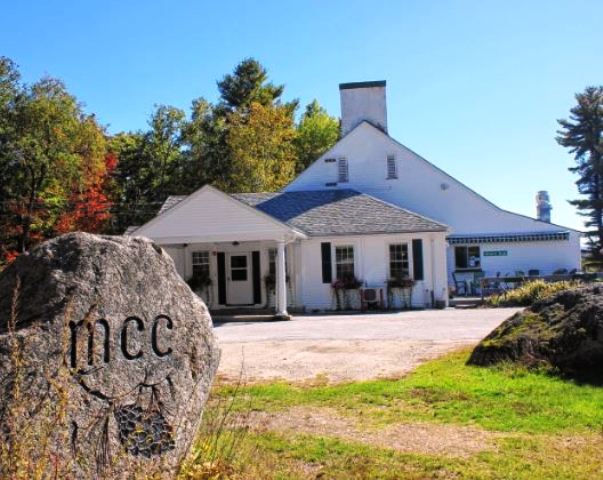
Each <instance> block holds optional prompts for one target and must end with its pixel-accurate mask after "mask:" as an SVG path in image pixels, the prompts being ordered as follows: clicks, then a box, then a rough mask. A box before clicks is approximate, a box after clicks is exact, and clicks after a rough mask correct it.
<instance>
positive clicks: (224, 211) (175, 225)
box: [130, 185, 306, 243]
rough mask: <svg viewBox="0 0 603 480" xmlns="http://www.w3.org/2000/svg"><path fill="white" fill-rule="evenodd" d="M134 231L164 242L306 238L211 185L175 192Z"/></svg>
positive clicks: (135, 233) (133, 233) (292, 228)
mask: <svg viewBox="0 0 603 480" xmlns="http://www.w3.org/2000/svg"><path fill="white" fill-rule="evenodd" d="M130 234H131V235H144V236H148V237H150V238H152V239H154V240H156V241H161V242H163V243H190V242H194V241H201V240H200V239H203V241H212V242H213V241H216V242H217V241H228V240H229V239H232V238H233V237H237V236H238V237H240V238H241V239H244V240H249V241H251V240H265V239H275V238H277V237H278V238H289V239H292V238H306V236H305V234H304V233H302V232H300V231H299V230H297V229H295V228H294V227H291V226H290V225H287V224H286V223H284V222H281V221H280V220H278V219H277V218H275V217H273V216H271V215H268V214H267V213H265V212H263V211H261V210H259V209H257V208H253V207H252V206H250V205H248V204H247V203H245V202H241V201H239V200H237V199H236V198H234V197H233V196H231V195H228V194H226V193H224V192H222V191H221V190H218V189H217V188H214V187H212V186H211V185H205V186H204V187H202V188H200V189H199V190H197V191H196V192H194V193H192V194H191V195H188V196H171V197H169V198H168V200H166V202H164V205H163V206H162V208H161V210H160V213H159V214H158V215H157V216H156V217H154V218H153V219H151V220H150V221H148V222H147V223H145V224H144V225H142V226H141V227H138V228H137V229H136V230H135V231H134V232H131V233H130Z"/></svg>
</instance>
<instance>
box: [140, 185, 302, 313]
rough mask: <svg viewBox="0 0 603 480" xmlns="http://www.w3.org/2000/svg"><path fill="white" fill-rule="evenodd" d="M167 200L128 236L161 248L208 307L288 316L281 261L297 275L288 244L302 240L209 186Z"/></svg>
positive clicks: (288, 228)
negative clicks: (264, 310)
mask: <svg viewBox="0 0 603 480" xmlns="http://www.w3.org/2000/svg"><path fill="white" fill-rule="evenodd" d="M170 199H171V197H170ZM170 199H168V201H166V203H165V204H164V207H163V208H162V210H161V212H160V213H159V215H158V216H157V217H155V218H154V219H152V220H151V221H149V222H148V223H146V224H145V225H143V226H141V227H139V228H138V229H136V230H135V231H134V232H132V235H136V236H139V235H140V236H145V237H148V238H151V239H152V240H153V241H155V243H157V244H158V245H160V246H161V247H163V248H164V249H165V250H166V252H167V253H168V254H169V255H170V256H171V257H172V258H173V259H174V263H175V265H176V268H177V270H178V272H179V273H180V275H181V276H182V278H184V280H186V281H187V282H189V285H190V286H191V288H192V289H193V290H195V291H197V292H198V293H199V295H200V296H201V297H202V298H203V300H204V301H206V303H207V304H208V306H209V308H210V309H234V308H242V307H243V308H257V309H260V308H263V307H266V306H270V307H271V308H274V312H275V315H276V316H277V317H279V318H288V311H287V305H288V297H289V295H288V293H289V292H294V291H295V288H291V284H293V280H292V281H290V287H289V288H288V287H287V272H286V268H287V267H286V263H287V262H286V260H285V257H286V256H287V255H288V256H289V257H290V260H289V266H290V269H291V272H294V271H298V269H296V268H295V255H294V253H293V250H294V245H295V244H298V243H299V242H298V241H299V240H302V239H305V238H307V236H306V235H305V234H304V233H302V232H300V231H298V230H297V229H295V228H293V227H291V226H289V225H287V224H286V223H283V222H281V221H279V220H277V219H275V218H274V217H272V216H270V215H268V214H266V213H264V212H262V211H260V210H258V209H255V208H253V207H251V206H249V205H247V204H245V203H244V202H241V201H239V200H237V199H236V198H234V197H233V196H231V195H228V194H226V193H224V192H221V191H220V190H218V189H216V188H213V187H211V186H209V185H206V186H205V187H203V188H201V189H199V190H197V191H196V192H195V193H193V194H192V195H189V196H188V197H185V198H177V199H176V200H177V202H171V201H170ZM288 252H289V253H288ZM294 277H295V275H294V274H292V275H291V276H290V278H291V279H293V278H294ZM272 292H274V294H272Z"/></svg>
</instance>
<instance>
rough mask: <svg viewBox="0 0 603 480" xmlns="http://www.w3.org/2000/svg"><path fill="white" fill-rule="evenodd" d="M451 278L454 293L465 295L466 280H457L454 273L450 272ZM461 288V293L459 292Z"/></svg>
mask: <svg viewBox="0 0 603 480" xmlns="http://www.w3.org/2000/svg"><path fill="white" fill-rule="evenodd" d="M452 280H453V281H454V290H455V293H456V295H463V296H465V297H466V296H467V282H466V281H465V280H459V279H458V278H456V274H455V273H454V272H453V273H452ZM461 290H462V291H463V293H462V294H461Z"/></svg>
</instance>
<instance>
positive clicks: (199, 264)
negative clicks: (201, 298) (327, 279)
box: [192, 252, 209, 277]
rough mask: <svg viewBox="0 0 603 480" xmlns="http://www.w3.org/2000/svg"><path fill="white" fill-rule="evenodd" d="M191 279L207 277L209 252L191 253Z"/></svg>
mask: <svg viewBox="0 0 603 480" xmlns="http://www.w3.org/2000/svg"><path fill="white" fill-rule="evenodd" d="M192 260H193V262H192V263H193V277H209V252H192Z"/></svg>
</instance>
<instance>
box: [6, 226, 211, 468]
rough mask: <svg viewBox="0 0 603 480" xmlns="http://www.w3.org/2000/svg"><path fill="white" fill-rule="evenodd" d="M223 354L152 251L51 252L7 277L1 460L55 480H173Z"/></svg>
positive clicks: (91, 239)
mask: <svg viewBox="0 0 603 480" xmlns="http://www.w3.org/2000/svg"><path fill="white" fill-rule="evenodd" d="M219 353H220V352H219V349H218V347H217V344H216V339H215V337H214V334H213V331H212V322H211V318H210V316H209V313H208V311H207V308H206V306H205V305H204V304H203V302H202V301H201V300H200V299H199V297H197V296H196V295H194V294H193V293H192V292H191V290H190V289H189V287H188V286H187V285H186V283H185V282H184V281H182V279H181V278H180V277H179V276H178V274H177V272H176V269H175V267H174V264H173V262H172V260H171V258H170V257H169V256H168V255H167V254H166V253H165V252H164V251H163V250H162V249H161V248H160V247H158V246H157V245H155V244H154V243H152V242H151V241H149V240H146V239H143V238H131V237H110V236H96V235H90V234H84V233H74V234H68V235H63V236H61V237H58V238H56V239H54V240H51V241H49V242H46V243H44V244H42V245H40V246H39V247H37V248H35V249H34V250H32V251H31V252H30V253H29V254H28V255H23V256H21V257H19V258H18V259H17V260H16V261H15V262H14V263H13V264H12V265H10V266H9V267H8V268H7V269H6V270H5V271H4V272H2V273H1V274H0V437H2V438H1V440H3V441H4V447H3V449H4V450H3V453H4V454H6V453H7V452H10V449H11V446H12V447H14V448H16V450H15V451H20V452H27V455H28V458H27V462H30V463H31V464H32V465H34V464H35V465H38V466H40V465H41V466H42V467H44V468H48V469H61V471H60V472H59V475H58V477H56V478H116V479H119V478H135V477H137V476H144V475H149V476H153V475H155V476H159V477H160V478H173V476H174V474H175V472H176V469H177V468H178V465H179V463H180V462H181V460H182V459H183V457H184V456H185V455H186V453H187V451H188V450H189V447H190V446H191V442H192V441H193V439H194V437H195V433H196V431H197V428H198V425H199V422H200V419H201V413H202V410H203V406H204V404H205V402H206V400H207V396H208V393H209V389H210V386H211V382H212V379H213V377H214V374H215V372H216V369H217V367H218V362H219V356H220V355H219ZM11 442H12V444H11ZM17 444H18V448H17V447H16V446H17ZM36 445H37V446H36ZM30 447H33V448H31V452H30V451H29V450H28V448H30ZM42 447H44V448H42ZM13 454H14V453H13ZM21 454H23V453H21ZM49 459H52V460H51V461H49ZM27 462H26V463H27ZM2 468H4V469H6V468H9V467H7V466H6V465H3V467H2ZM5 473H6V472H0V476H3V475H4V474H5ZM53 478H54V477H53Z"/></svg>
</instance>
